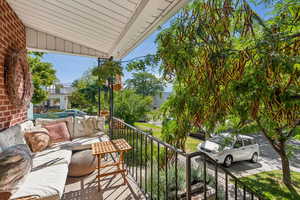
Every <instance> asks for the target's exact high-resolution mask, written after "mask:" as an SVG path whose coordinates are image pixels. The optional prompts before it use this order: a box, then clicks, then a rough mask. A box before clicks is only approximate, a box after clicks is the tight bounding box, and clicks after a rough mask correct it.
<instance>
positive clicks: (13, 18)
mask: <svg viewBox="0 0 300 200" xmlns="http://www.w3.org/2000/svg"><path fill="white" fill-rule="evenodd" d="M25 47H26V37H25V26H24V25H23V23H22V21H21V20H20V19H19V18H18V16H17V15H16V13H15V12H14V11H13V10H12V8H11V7H10V6H9V4H8V3H7V1H6V0H0V130H2V129H5V128H8V127H9V126H13V125H15V124H18V123H21V122H23V121H24V120H26V118H27V117H26V114H25V113H26V108H25V109H21V108H18V109H16V108H15V106H14V105H12V104H11V101H10V99H9V97H8V96H7V93H6V91H7V90H6V86H5V85H4V66H3V65H4V60H5V59H6V58H7V56H9V55H10V54H11V53H12V51H13V49H24V48H25Z"/></svg>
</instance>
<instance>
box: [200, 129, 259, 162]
mask: <svg viewBox="0 0 300 200" xmlns="http://www.w3.org/2000/svg"><path fill="white" fill-rule="evenodd" d="M197 148H198V150H199V151H201V152H203V153H205V154H207V155H208V156H209V157H211V158H212V159H214V160H215V161H217V162H218V163H220V164H224V166H225V167H229V166H231V164H232V163H233V162H236V161H242V160H250V161H251V162H254V163H256V162H257V161H258V157H259V145H258V144H257V142H256V141H255V139H254V138H253V137H250V136H246V135H234V134H231V133H223V134H220V135H218V136H215V137H212V138H210V139H208V140H206V141H205V142H203V143H200V144H199V145H198V147H197Z"/></svg>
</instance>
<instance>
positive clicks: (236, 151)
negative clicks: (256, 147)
mask: <svg viewBox="0 0 300 200" xmlns="http://www.w3.org/2000/svg"><path fill="white" fill-rule="evenodd" d="M232 151H233V152H232V156H233V160H234V161H239V160H243V159H244V157H245V156H246V154H247V152H246V149H245V148H244V143H243V140H242V138H237V140H236V141H235V143H234V145H233V149H232Z"/></svg>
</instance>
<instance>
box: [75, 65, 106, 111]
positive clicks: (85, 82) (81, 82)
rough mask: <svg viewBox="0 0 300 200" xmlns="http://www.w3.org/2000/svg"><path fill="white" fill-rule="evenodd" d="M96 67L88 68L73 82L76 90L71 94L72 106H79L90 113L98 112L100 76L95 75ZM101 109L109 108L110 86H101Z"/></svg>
mask: <svg viewBox="0 0 300 200" xmlns="http://www.w3.org/2000/svg"><path fill="white" fill-rule="evenodd" d="M95 68H96V67H94V68H92V69H89V70H87V71H86V72H85V73H84V75H83V76H82V77H81V78H80V79H78V80H75V81H74V82H73V84H72V87H73V88H74V91H73V92H72V94H71V96H70V102H71V107H72V108H78V109H80V110H83V111H86V112H88V113H90V114H96V113H97V112H98V107H97V106H98V87H99V86H98V83H97V80H98V77H97V76H95V75H93V71H94V69H95ZM100 100H101V109H108V107H109V104H108V88H107V87H106V86H104V85H102V86H101V99H100Z"/></svg>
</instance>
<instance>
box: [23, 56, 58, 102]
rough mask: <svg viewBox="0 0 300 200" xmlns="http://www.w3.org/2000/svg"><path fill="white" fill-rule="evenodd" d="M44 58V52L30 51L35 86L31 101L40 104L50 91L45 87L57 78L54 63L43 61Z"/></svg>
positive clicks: (29, 58)
mask: <svg viewBox="0 0 300 200" xmlns="http://www.w3.org/2000/svg"><path fill="white" fill-rule="evenodd" d="M42 58H43V53H39V52H30V53H29V54H28V64H29V66H30V69H31V73H32V82H33V86H34V92H33V96H32V100H31V102H32V103H34V104H39V103H41V102H43V101H45V100H46V99H47V97H48V93H47V91H46V90H45V89H44V88H45V87H47V86H51V85H53V84H54V83H55V81H56V80H57V77H56V74H55V73H56V71H55V69H54V68H53V65H52V64H51V63H48V62H43V61H42Z"/></svg>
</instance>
